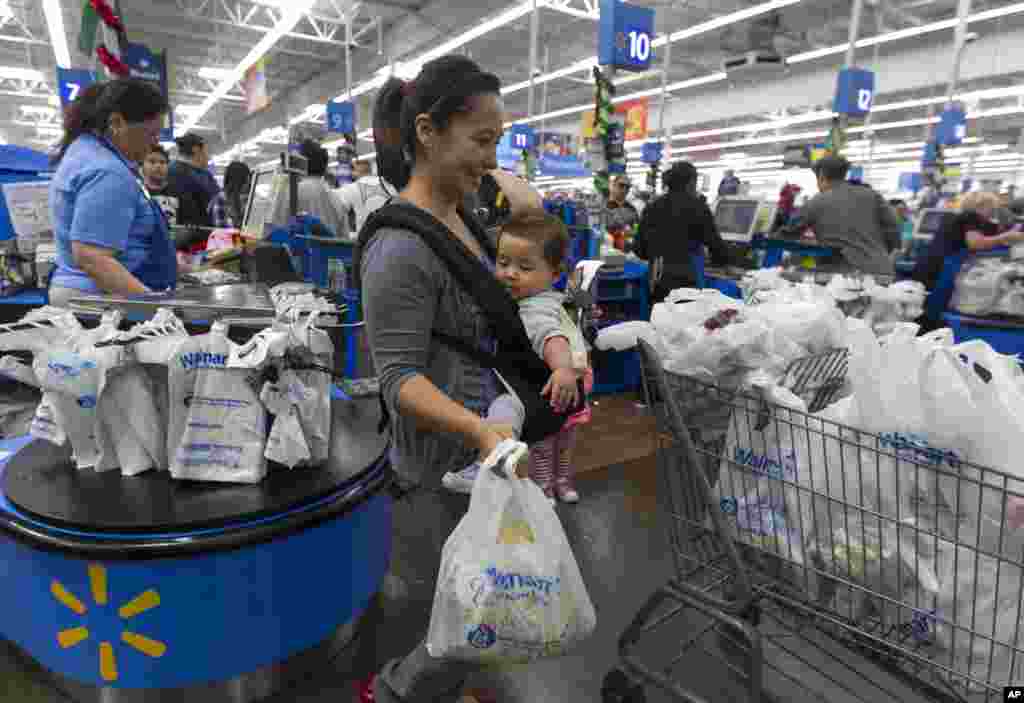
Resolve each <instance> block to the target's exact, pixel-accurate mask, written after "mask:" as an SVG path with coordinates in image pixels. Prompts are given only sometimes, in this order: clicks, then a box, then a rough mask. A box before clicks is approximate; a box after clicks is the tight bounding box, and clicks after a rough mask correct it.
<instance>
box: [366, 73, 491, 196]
mask: <svg viewBox="0 0 1024 703" xmlns="http://www.w3.org/2000/svg"><path fill="white" fill-rule="evenodd" d="M500 93H501V81H500V80H499V79H498V77H497V76H495V75H494V74H492V73H485V72H484V71H483V70H482V69H481V68H480V66H479V65H478V64H477V63H476V62H475V61H472V60H471V59H468V58H466V57H465V56H455V55H449V56H442V57H441V58H438V59H434V60H433V61H430V62H428V63H426V64H424V66H423V69H422V70H421V71H420V73H419V75H418V76H417V77H416V79H415V80H413V81H402V80H398V79H397V78H392V79H391V80H389V81H388V82H387V83H385V84H384V86H383V87H382V88H381V89H380V92H379V93H378V94H377V102H376V104H375V106H374V111H373V136H374V142H375V144H376V147H377V170H378V173H380V174H381V176H383V177H384V178H385V179H387V181H388V182H390V183H391V184H392V185H394V186H395V187H396V188H399V189H401V188H404V187H405V185H406V183H408V182H409V177H410V176H411V175H412V167H413V165H415V163H416V116H417V115H421V114H424V113H425V114H428V115H430V117H431V119H433V121H434V124H435V125H436V126H437V128H438V129H442V130H443V129H446V128H447V127H448V125H449V124H450V123H451V118H452V116H453V115H455V114H456V113H459V112H469V111H470V109H471V106H470V104H469V99H470V98H472V97H473V96H476V95H485V94H500Z"/></svg>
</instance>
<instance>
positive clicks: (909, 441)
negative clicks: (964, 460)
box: [879, 432, 960, 468]
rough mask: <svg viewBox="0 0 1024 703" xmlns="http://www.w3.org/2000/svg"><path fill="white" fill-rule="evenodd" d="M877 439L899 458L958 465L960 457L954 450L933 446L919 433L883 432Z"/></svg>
mask: <svg viewBox="0 0 1024 703" xmlns="http://www.w3.org/2000/svg"><path fill="white" fill-rule="evenodd" d="M879 439H880V440H881V445H882V446H883V447H888V448H890V449H892V450H893V451H894V452H895V453H896V456H897V457H899V458H900V459H906V460H908V461H913V462H915V463H917V464H924V465H926V466H942V464H943V463H948V464H949V465H950V466H951V467H953V468H959V466H960V457H959V456H957V454H956V452H953V451H949V450H945V449H938V448H936V447H933V446H931V445H930V444H928V440H927V439H925V438H924V437H922V436H921V435H916V434H905V433H903V432H883V433H882V434H880V435H879Z"/></svg>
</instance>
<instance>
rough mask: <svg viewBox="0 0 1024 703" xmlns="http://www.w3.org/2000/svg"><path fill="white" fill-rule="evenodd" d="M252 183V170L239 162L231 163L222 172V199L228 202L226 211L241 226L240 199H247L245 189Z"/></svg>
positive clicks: (242, 214)
mask: <svg viewBox="0 0 1024 703" xmlns="http://www.w3.org/2000/svg"><path fill="white" fill-rule="evenodd" d="M251 181H252V169H251V168H249V167H248V166H246V165H245V164H244V163H242V162H241V161H232V162H231V163H230V164H228V167H227V169H225V170H224V198H225V199H226V200H227V201H228V210H229V212H230V214H231V217H233V218H234V219H235V221H236V224H237V225H241V220H242V217H243V216H244V215H245V213H243V212H242V199H243V198H245V197H248V195H249V193H248V192H247V190H246V189H247V188H248V187H249V185H250V183H251Z"/></svg>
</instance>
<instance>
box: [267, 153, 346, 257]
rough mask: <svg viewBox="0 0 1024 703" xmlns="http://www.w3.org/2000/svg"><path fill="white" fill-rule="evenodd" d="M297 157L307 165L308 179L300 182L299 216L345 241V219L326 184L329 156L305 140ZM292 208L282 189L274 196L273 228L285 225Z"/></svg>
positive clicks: (335, 195)
mask: <svg viewBox="0 0 1024 703" xmlns="http://www.w3.org/2000/svg"><path fill="white" fill-rule="evenodd" d="M299 153H300V154H301V155H302V156H303V157H304V158H305V159H306V161H307V162H308V164H309V175H308V176H306V177H305V178H302V179H300V180H299V185H298V195H297V205H298V212H297V214H299V215H303V214H305V215H312V216H313V217H315V218H317V219H318V220H320V223H321V224H322V225H323V226H324V227H326V228H327V229H328V230H330V234H331V235H332V236H334V237H340V238H342V239H348V236H349V229H348V216H347V214H346V212H345V210H344V208H343V207H342V206H341V203H340V202H338V199H337V194H336V193H335V192H334V190H333V189H332V188H331V187H330V186H329V185H328V184H327V180H326V179H327V166H328V164H329V162H330V155H329V154H328V153H327V149H324V148H323V147H322V146H320V145H319V144H318V143H316V142H315V141H313V140H312V139H307V140H306V141H304V142H302V144H301V145H300V146H299ZM290 207H291V202H290V198H289V195H288V189H287V188H282V189H281V190H280V191H279V192H278V194H277V202H276V203H275V207H274V219H273V222H274V223H276V224H282V225H284V224H287V223H288V219H289V208H290Z"/></svg>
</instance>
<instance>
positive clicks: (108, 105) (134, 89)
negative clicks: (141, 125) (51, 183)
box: [53, 78, 171, 163]
mask: <svg viewBox="0 0 1024 703" xmlns="http://www.w3.org/2000/svg"><path fill="white" fill-rule="evenodd" d="M170 109H171V106H170V105H169V104H168V103H167V100H166V99H165V98H164V96H163V93H161V92H160V89H159V88H157V87H156V86H155V85H154V84H152V83H150V82H148V81H142V80H138V79H137V78H118V79H117V80H113V81H109V82H106V83H93V84H92V85H91V86H89V87H88V88H86V89H85V90H83V91H82V92H81V93H79V95H78V98H77V99H76V100H75V101H74V102H73V103H71V105H69V106H68V108H67V109H66V110H65V111H64V138H63V139H61V142H60V145H59V146H58V147H57V153H56V155H55V156H54V158H53V161H54V163H57V162H59V161H60V160H61V159H62V158H64V154H65V153H66V152H67V150H68V147H69V146H71V144H72V143H73V142H74V141H75V140H76V139H78V138H79V137H81V136H82V135H83V134H97V135H101V134H103V133H104V132H106V131H107V127H108V126H109V125H110V117H111V115H113V114H115V113H120V114H121V115H122V116H124V118H125V119H126V120H127V121H128V122H134V123H138V122H145V121H146V120H150V119H153V118H154V117H159V116H160V115H163V114H165V113H167V112H168V111H170Z"/></svg>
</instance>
